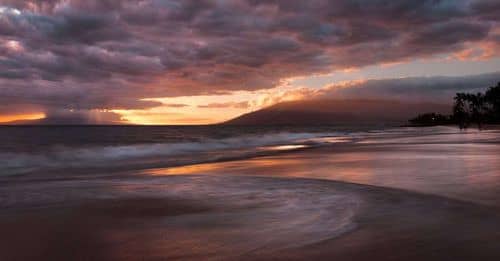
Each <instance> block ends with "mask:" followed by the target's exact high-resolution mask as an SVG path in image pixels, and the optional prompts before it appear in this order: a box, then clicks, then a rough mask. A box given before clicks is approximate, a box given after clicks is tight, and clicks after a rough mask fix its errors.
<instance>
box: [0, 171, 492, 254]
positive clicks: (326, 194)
mask: <svg viewBox="0 0 500 261" xmlns="http://www.w3.org/2000/svg"><path fill="white" fill-rule="evenodd" d="M0 205H1V209H0V231H1V233H0V260H174V259H190V260H201V259H211V260H245V259H248V260H256V259H257V260H269V259H273V260H290V259H292V260H314V259H323V260H454V261H456V260H500V245H499V242H500V230H498V224H499V223H498V222H499V221H500V212H499V211H498V209H497V208H495V207H486V206H481V205H477V204H472V203H466V202H461V201H456V200H450V199H446V198H442V197H438V196H428V195H422V194H416V193H411V192H406V191H403V190H396V189H386V188H378V187H373V186H366V185H355V184H349V183H342V182H334V181H324V180H311V179H301V178H291V179H288V178H262V177H220V176H219V177H214V176H166V177H140V178H136V177H129V178H120V179H114V178H107V179H89V180H83V181H82V180H79V179H74V180H73V179H68V180H55V181H50V182H47V181H45V182H43V184H40V183H39V182H35V181H31V182H30V181H26V180H24V181H20V182H12V183H9V184H2V185H1V186H0Z"/></svg>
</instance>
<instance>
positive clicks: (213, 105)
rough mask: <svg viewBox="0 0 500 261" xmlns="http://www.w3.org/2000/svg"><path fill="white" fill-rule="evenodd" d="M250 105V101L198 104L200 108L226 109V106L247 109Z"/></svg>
mask: <svg viewBox="0 0 500 261" xmlns="http://www.w3.org/2000/svg"><path fill="white" fill-rule="evenodd" d="M248 107H250V104H249V103H248V102H224V103H209V104H206V105H198V108H210V109H224V108H237V109H246V108H248Z"/></svg>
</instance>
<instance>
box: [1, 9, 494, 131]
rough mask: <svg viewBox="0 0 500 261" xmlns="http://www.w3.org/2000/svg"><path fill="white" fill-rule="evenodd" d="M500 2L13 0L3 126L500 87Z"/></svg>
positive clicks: (144, 120)
mask: <svg viewBox="0 0 500 261" xmlns="http://www.w3.org/2000/svg"><path fill="white" fill-rule="evenodd" d="M499 25H500V1H498V0H442V1H440V0H400V1H397V0H336V1H328V0H309V1H302V0H178V1H177V0H143V1H129V0H39V1H26V0H0V122H7V121H12V120H22V119H37V118H43V117H46V118H64V119H69V118H73V119H78V120H79V121H82V122H84V123H85V122H86V123H110V122H123V123H135V124H200V123H214V122H219V121H222V120H226V119H229V118H232V117H234V116H237V115H239V114H241V113H245V112H249V111H252V110H256V109H259V108H262V107H263V106H268V105H271V104H273V103H276V102H280V101H283V100H292V99H307V98H311V97H315V98H316V97H320V98H322V97H328V98H365V97H384V98H387V97H391V98H397V99H417V100H427V99H433V100H436V101H443V102H445V101H449V100H450V99H451V96H453V93H454V92H455V91H458V90H480V89H481V88H483V89H484V88H485V87H488V86H490V85H493V84H495V83H496V82H497V81H500V73H499V71H500V57H499V55H500V26H499Z"/></svg>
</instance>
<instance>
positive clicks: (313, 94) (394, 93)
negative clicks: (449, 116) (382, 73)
mask: <svg viewBox="0 0 500 261" xmlns="http://www.w3.org/2000/svg"><path fill="white" fill-rule="evenodd" d="M499 81H500V72H496V73H488V74H481V75H473V76H461V77H442V76H435V77H408V78H396V79H379V80H358V81H346V82H341V83H337V84H332V85H327V86H325V87H323V88H319V89H310V88H298V89H294V90H290V91H288V92H285V93H283V94H282V95H281V96H279V97H280V98H281V97H295V99H386V100H387V99H388V100H407V101H412V102H422V101H424V102H429V101H430V102H436V103H452V102H453V97H454V96H455V94H456V93H457V92H470V93H475V92H484V91H485V90H486V89H487V88H488V87H491V86H495V85H496V84H497V83H498V82H499Z"/></svg>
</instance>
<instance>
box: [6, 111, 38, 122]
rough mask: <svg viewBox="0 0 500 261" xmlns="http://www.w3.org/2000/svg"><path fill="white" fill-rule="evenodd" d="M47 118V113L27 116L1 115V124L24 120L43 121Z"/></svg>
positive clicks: (28, 114)
mask: <svg viewBox="0 0 500 261" xmlns="http://www.w3.org/2000/svg"><path fill="white" fill-rule="evenodd" d="M45 117H46V115H45V113H27V114H12V115H0V123H9V122H15V121H23V120H41V119H44V118H45Z"/></svg>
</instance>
